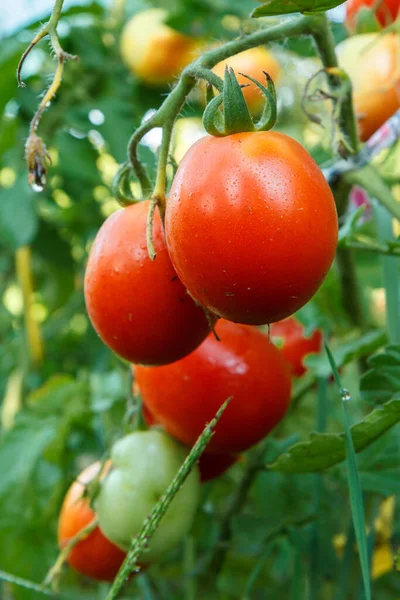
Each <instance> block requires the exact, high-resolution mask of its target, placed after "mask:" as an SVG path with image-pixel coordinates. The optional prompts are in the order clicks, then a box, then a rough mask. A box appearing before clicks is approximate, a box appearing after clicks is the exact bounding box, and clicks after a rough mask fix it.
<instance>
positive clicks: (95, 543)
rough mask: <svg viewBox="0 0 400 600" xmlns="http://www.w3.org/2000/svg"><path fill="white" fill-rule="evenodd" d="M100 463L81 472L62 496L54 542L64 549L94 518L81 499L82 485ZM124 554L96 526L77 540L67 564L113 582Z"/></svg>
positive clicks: (87, 573)
mask: <svg viewBox="0 0 400 600" xmlns="http://www.w3.org/2000/svg"><path fill="white" fill-rule="evenodd" d="M100 466H101V464H100V462H96V463H93V464H92V465H90V466H89V467H87V469H85V470H84V471H82V473H81V474H80V475H79V477H78V478H77V480H76V481H75V482H74V483H73V484H72V485H71V487H70V488H69V490H68V492H67V495H66V496H65V499H64V502H63V505H62V508H61V512H60V517H59V521H58V543H59V546H60V548H61V549H62V548H64V547H65V545H66V544H67V543H68V541H69V540H70V539H71V538H73V537H74V536H75V535H76V534H77V533H79V532H80V531H81V530H82V529H83V528H84V527H86V526H87V525H89V523H91V522H92V521H93V519H94V518H95V513H94V512H93V510H92V509H91V508H90V505H89V499H88V498H84V497H83V494H84V491H85V485H87V484H88V483H89V482H90V481H91V480H92V479H94V477H95V476H96V475H97V474H98V472H99V469H100ZM125 556H126V553H125V552H123V551H122V550H121V549H120V548H118V547H117V546H115V545H114V544H113V543H112V542H110V541H109V540H108V539H107V538H106V537H105V536H104V535H103V533H102V532H101V530H100V528H99V527H96V529H94V530H93V531H92V533H90V534H89V535H88V537H87V538H85V539H84V540H82V541H81V542H78V543H77V544H76V546H75V547H74V548H73V549H72V551H71V552H70V554H69V556H68V563H69V564H70V565H71V567H73V568H74V569H76V570H77V571H79V572H80V573H83V574H84V575H87V576H88V577H91V578H92V579H97V580H100V581H113V579H114V577H115V576H116V574H117V573H118V571H119V568H120V566H121V565H122V563H123V561H124V559H125Z"/></svg>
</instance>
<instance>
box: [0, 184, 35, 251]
mask: <svg viewBox="0 0 400 600" xmlns="http://www.w3.org/2000/svg"><path fill="white" fill-rule="evenodd" d="M37 229H38V216H37V213H36V210H35V202H34V193H33V192H32V191H31V190H30V189H29V186H28V182H27V176H26V175H25V176H22V175H21V176H20V177H19V178H18V179H17V181H16V182H15V184H14V185H13V186H12V187H11V188H8V189H1V188H0V240H1V242H2V243H3V244H5V245H7V246H8V247H10V248H12V249H15V248H18V247H19V246H25V245H27V244H30V243H31V241H32V240H33V238H34V237H35V234H36V232H37Z"/></svg>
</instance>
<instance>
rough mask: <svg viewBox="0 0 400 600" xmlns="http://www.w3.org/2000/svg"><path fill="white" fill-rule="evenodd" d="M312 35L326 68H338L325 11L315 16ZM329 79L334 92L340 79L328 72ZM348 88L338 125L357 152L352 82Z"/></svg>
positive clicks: (353, 150) (333, 41)
mask: <svg viewBox="0 0 400 600" xmlns="http://www.w3.org/2000/svg"><path fill="white" fill-rule="evenodd" d="M312 35H313V38H314V42H315V45H316V47H317V50H318V53H319V55H320V58H321V61H322V64H323V65H324V67H325V69H335V68H337V67H338V66H339V64H338V60H337V56H336V51H335V40H334V37H333V34H332V30H331V27H330V25H329V21H328V18H327V16H326V15H325V13H324V14H322V15H315V16H314V19H313V21H312ZM328 81H329V84H330V87H331V89H332V91H333V92H334V91H335V90H336V89H337V88H338V87H340V85H341V82H340V79H339V78H338V77H337V75H334V74H332V75H329V74H328ZM348 89H349V91H348V94H347V97H346V98H345V99H344V100H343V101H342V102H341V104H340V110H339V122H338V127H339V130H340V131H341V132H343V133H344V135H345V138H348V140H349V142H350V145H351V149H352V153H353V154H355V153H356V152H357V151H358V146H359V141H358V133H357V122H356V118H355V114H354V108H353V102H352V95H351V84H350V82H349V88H348Z"/></svg>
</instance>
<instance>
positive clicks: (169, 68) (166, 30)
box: [120, 8, 200, 86]
mask: <svg viewBox="0 0 400 600" xmlns="http://www.w3.org/2000/svg"><path fill="white" fill-rule="evenodd" d="M167 15H168V13H167V11H165V10H164V9H162V8H153V9H150V10H146V11H143V12H140V13H138V14H136V15H135V16H134V17H133V18H132V19H131V20H130V21H128V23H127V24H126V25H125V27H124V29H123V31H122V34H121V42H120V51H121V56H122V60H123V61H124V62H125V64H126V65H127V67H128V68H129V69H130V70H131V71H132V73H134V74H135V75H136V76H137V77H138V79H140V80H141V81H143V82H144V83H147V84H148V85H151V86H163V85H166V84H168V83H171V82H173V81H174V79H175V78H176V77H177V76H178V75H179V73H180V72H181V71H182V69H183V68H184V67H185V66H186V65H187V64H189V63H190V62H191V61H192V60H194V58H195V56H196V53H197V52H198V48H199V45H200V44H199V40H197V39H195V38H191V37H189V36H187V35H183V34H182V33H179V32H178V31H175V30H174V29H172V28H171V27H168V26H167V25H165V20H166V18H167Z"/></svg>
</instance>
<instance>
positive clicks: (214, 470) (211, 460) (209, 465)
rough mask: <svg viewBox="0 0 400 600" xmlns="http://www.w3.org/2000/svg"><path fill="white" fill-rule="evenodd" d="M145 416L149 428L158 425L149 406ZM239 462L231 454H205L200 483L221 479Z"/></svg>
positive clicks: (200, 463)
mask: <svg viewBox="0 0 400 600" xmlns="http://www.w3.org/2000/svg"><path fill="white" fill-rule="evenodd" d="M143 416H144V418H145V421H146V423H147V425H149V427H152V426H153V425H157V424H158V423H157V420H156V418H155V417H154V415H152V414H151V412H150V410H149V408H148V406H146V405H145V404H144V405H143ZM237 460H238V456H234V455H229V454H227V455H226V454H205V453H203V454H202V455H201V456H200V459H199V463H198V464H199V471H200V482H201V483H205V482H206V481H210V480H211V479H215V478H216V477H220V476H221V475H222V474H223V473H225V471H227V470H228V469H229V468H230V467H231V466H232V465H234V464H235V462H236V461H237Z"/></svg>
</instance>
